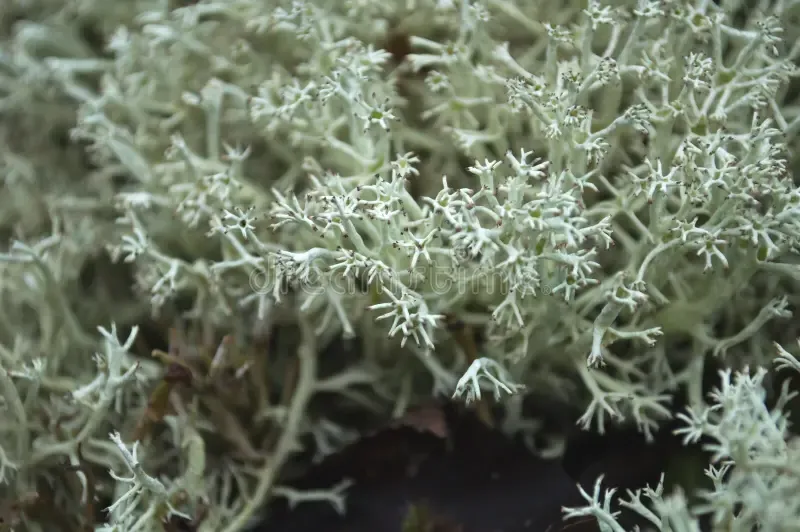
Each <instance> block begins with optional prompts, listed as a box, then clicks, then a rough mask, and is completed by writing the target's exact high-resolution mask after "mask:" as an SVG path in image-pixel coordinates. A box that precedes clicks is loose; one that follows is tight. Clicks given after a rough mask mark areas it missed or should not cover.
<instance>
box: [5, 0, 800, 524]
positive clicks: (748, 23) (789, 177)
mask: <svg viewBox="0 0 800 532" xmlns="http://www.w3.org/2000/svg"><path fill="white" fill-rule="evenodd" d="M798 36H800V2H798V1H797V0H764V1H760V2H752V3H746V2H743V1H738V0H720V1H719V2H716V3H715V2H712V1H711V0H628V1H625V0H619V1H611V0H609V1H602V2H601V1H595V0H590V1H588V2H586V1H563V0H552V1H542V2H527V1H522V0H516V1H515V0H341V1H336V2H333V1H330V2H327V1H324V0H316V1H315V0H305V1H301V0H297V1H291V2H290V1H280V0H270V1H265V0H201V1H197V2H188V1H187V2H180V1H178V0H171V1H170V0H126V1H121V0H117V1H105V0H3V3H2V5H0V179H2V183H3V189H2V194H0V234H2V241H1V242H2V246H3V249H2V251H0V301H1V302H2V304H1V305H0V421H2V423H0V498H2V500H3V501H4V502H3V506H2V508H0V518H2V519H4V523H5V524H4V525H3V526H9V527H11V528H12V529H17V530H32V531H39V530H59V529H60V530H77V529H87V530H89V529H91V530H107V531H119V532H140V531H150V530H162V529H163V528H164V527H167V526H171V525H170V524H172V525H174V523H176V522H179V521H180V522H183V523H186V524H191V526H193V527H195V528H197V529H199V530H209V531H211V530H214V531H216V530H223V531H225V532H233V531H234V530H241V529H242V528H243V527H244V526H245V525H246V524H247V523H250V522H252V521H253V520H254V519H256V518H257V517H258V516H259V515H260V512H261V510H262V509H263V508H264V507H265V506H264V505H265V503H266V502H267V501H268V499H269V498H270V497H272V496H279V497H280V496H284V497H287V498H288V497H290V495H287V494H291V497H301V496H300V495H298V494H297V493H296V492H294V491H291V490H290V489H289V488H286V487H282V486H281V482H282V481H283V479H284V476H285V474H286V471H288V470H290V469H291V467H292V466H293V464H295V462H294V460H292V457H293V456H295V453H297V452H299V451H301V450H304V451H305V452H306V453H307V454H308V455H310V456H311V457H312V458H311V459H312V460H317V461H319V460H320V459H322V458H323V457H325V456H327V455H330V454H331V453H333V452H335V451H337V450H338V449H341V448H342V446H343V445H345V444H346V443H348V442H350V441H352V439H353V438H354V437H355V435H356V434H357V431H358V430H360V429H362V428H363V427H362V426H359V423H361V424H363V423H364V421H363V420H366V419H381V418H387V417H395V418H396V417H400V416H401V415H402V414H403V413H404V412H406V411H407V409H408V408H410V407H412V406H414V405H418V404H421V403H424V402H425V401H426V400H428V399H429V398H432V397H437V396H442V395H444V396H447V397H456V398H463V400H465V401H466V402H467V403H469V404H470V405H473V406H474V405H477V409H478V411H479V412H480V415H481V418H482V419H483V420H484V421H486V422H487V423H490V424H496V426H497V427H498V428H499V429H502V430H503V431H505V432H506V433H508V434H511V435H513V434H516V435H521V436H523V439H525V440H526V441H528V442H534V441H539V440H538V439H537V438H538V437H539V436H541V435H540V434H537V427H540V424H538V423H537V422H536V420H535V419H529V418H527V417H526V414H525V409H524V408H522V404H523V400H524V399H525V398H526V397H528V396H529V394H532V395H533V396H535V397H552V398H556V399H558V400H559V401H562V402H564V403H568V404H570V405H571V406H573V407H575V408H578V409H580V411H581V412H584V413H583V415H582V416H580V417H579V419H578V420H577V421H578V423H579V426H581V427H582V428H584V429H586V430H591V431H599V432H603V431H604V430H605V429H606V427H607V425H609V423H611V422H614V423H617V422H630V423H632V424H634V425H635V426H636V428H637V429H638V430H639V431H641V432H642V433H643V434H644V435H645V436H646V437H651V436H652V434H653V433H654V432H655V431H657V430H658V428H659V427H661V426H662V425H664V424H665V423H668V422H669V423H675V422H677V423H678V424H680V426H681V427H682V428H681V429H680V430H679V434H681V435H684V436H686V438H687V443H688V442H693V441H696V440H700V439H702V440H703V441H704V442H707V443H708V445H710V447H709V448H708V450H709V451H710V452H711V453H712V454H713V458H714V464H713V465H712V466H711V467H710V468H709V469H708V470H707V471H706V473H707V476H709V477H711V480H713V483H712V484H713V489H712V491H711V492H710V493H707V494H705V495H704V496H702V497H700V499H701V503H699V504H698V505H697V506H692V508H691V509H690V508H689V506H690V505H689V503H688V502H687V501H688V498H686V497H684V495H683V494H682V492H680V491H677V492H675V493H672V494H668V493H663V494H662V493H661V492H660V491H659V490H658V488H657V487H656V486H653V489H652V490H649V491H645V492H637V493H636V494H635V495H632V496H631V497H632V499H631V501H632V502H628V503H624V502H623V504H622V506H623V507H625V508H627V509H628V510H634V511H635V510H639V511H640V512H643V513H644V514H643V515H644V516H645V518H648V519H652V524H653V526H654V527H655V528H657V529H659V530H664V531H666V530H694V529H695V527H696V526H698V525H697V522H696V515H695V513H703V514H706V515H710V516H711V521H712V523H713V524H714V526H715V527H716V528H715V529H717V530H751V528H752V527H753V526H756V525H758V526H760V527H761V529H762V530H796V529H797V528H796V527H797V523H800V497H799V496H798V493H800V472H798V471H797V465H796V464H797V463H800V456H799V455H798V446H797V444H796V440H792V439H791V438H792V436H791V435H790V432H789V424H788V420H787V418H786V414H787V413H788V412H789V406H788V405H789V399H790V398H791V397H792V396H793V393H794V392H793V390H794V389H795V388H793V386H795V385H794V384H792V381H791V380H788V381H784V380H781V379H780V378H778V377H776V375H775V371H774V366H773V359H775V357H776V345H777V346H781V345H782V346H785V347H786V349H790V346H791V349H793V348H794V345H795V339H796V338H797V337H798V336H800V329H799V328H798V327H797V325H796V321H795V320H792V319H791V316H792V312H793V311H794V309H795V308H796V306H797V297H798V296H797V294H798V290H797V287H798V280H800V260H798V252H800V188H798V185H797V180H796V176H795V170H796V169H797V168H798V159H797V148H798V133H799V132H800V103H798V91H797V87H798V80H797V74H798V68H797V65H796V62H797V59H798V57H799V56H800V41H798ZM456 324H457V325H456ZM464 331H468V333H465V332H464ZM473 333H474V334H473ZM332 346H334V347H332ZM777 349H778V351H777V355H778V357H779V358H778V360H779V361H780V362H781V365H780V367H785V368H788V369H792V368H793V369H794V370H800V363H798V362H797V360H796V359H795V358H794V357H793V356H792V355H791V354H790V353H789V352H788V351H787V350H785V349H784V348H783V347H777ZM717 367H721V368H723V371H722V373H721V377H720V378H719V379H718V383H717V384H718V388H717V389H716V391H715V392H713V393H712V394H711V395H708V394H707V392H709V391H710V389H708V387H707V386H706V384H707V377H708V374H709V373H714V371H713V370H714V368H717ZM704 379H705V380H704ZM781 386H783V388H781ZM679 404H687V405H688V410H686V409H684V408H683V407H679V406H678V405H679ZM495 406H499V408H494V407H495ZM353 412H355V413H356V414H355V417H356V418H359V419H361V421H360V422H359V423H350V422H348V421H347V420H348V419H352V417H353ZM531 445H532V446H534V445H533V443H531ZM536 452H537V453H546V454H549V455H552V454H558V453H559V452H560V448H559V447H558V441H557V438H555V439H553V444H552V447H550V448H547V449H542V448H537V449H536ZM303 456H304V458H308V456H306V455H303ZM295 465H296V464H295ZM287 468H289V469H287ZM342 486H343V485H341V486H339V487H334V486H332V487H331V489H330V491H323V492H314V493H312V494H307V498H311V499H313V498H317V499H321V500H330V501H332V502H335V503H336V504H341V505H344V504H345V503H344V500H345V499H346V495H345V492H346V490H345V489H344V488H343V487H342ZM605 488H613V486H605V487H603V488H602V489H601V487H600V486H599V485H598V488H597V490H596V491H595V492H594V494H592V493H589V492H586V493H585V494H586V497H587V504H588V506H587V507H586V508H579V509H572V510H569V511H567V512H566V515H567V516H583V515H589V516H592V517H594V518H597V520H598V522H599V523H600V527H601V528H602V529H603V530H621V525H619V524H618V523H616V521H615V520H614V515H616V514H614V515H612V512H611V510H609V509H608V508H609V507H605V506H603V505H604V504H605V502H606V499H605V494H604V493H605V492H604V489H605ZM301 498H302V497H301ZM644 504H646V505H647V508H649V509H647V510H646V509H645V507H644V506H642V505H644ZM648 512H650V513H648ZM175 526H177V525H175ZM186 526H188V525H186ZM14 527H17V528H14ZM168 530H169V529H168Z"/></svg>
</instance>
